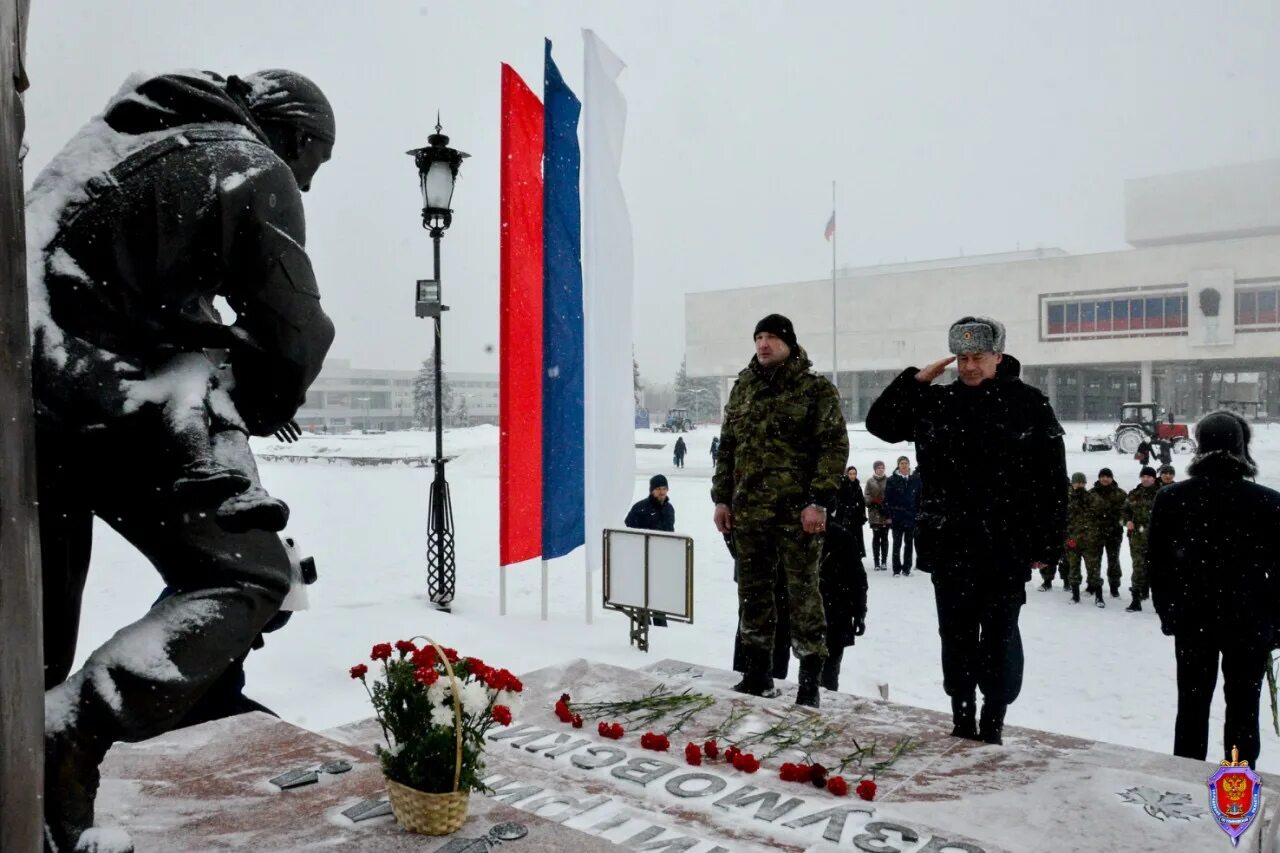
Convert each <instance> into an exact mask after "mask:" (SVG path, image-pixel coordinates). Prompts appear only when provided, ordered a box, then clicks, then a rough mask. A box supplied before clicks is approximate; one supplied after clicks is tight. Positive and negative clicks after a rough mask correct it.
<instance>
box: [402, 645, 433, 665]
mask: <svg viewBox="0 0 1280 853" xmlns="http://www.w3.org/2000/svg"><path fill="white" fill-rule="evenodd" d="M409 660H411V661H413V665H414V666H435V665H436V661H437V660H438V657H437V656H436V650H435V649H434V648H432V647H431V646H424V647H422V648H420V649H417V650H416V651H414V652H412V653H411V654H410V657H409Z"/></svg>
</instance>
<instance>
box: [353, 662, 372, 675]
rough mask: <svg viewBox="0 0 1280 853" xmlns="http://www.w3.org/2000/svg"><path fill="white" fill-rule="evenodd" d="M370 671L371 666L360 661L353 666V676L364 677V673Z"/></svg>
mask: <svg viewBox="0 0 1280 853" xmlns="http://www.w3.org/2000/svg"><path fill="white" fill-rule="evenodd" d="M368 671H369V667H367V666H365V665H364V664H362V663H358V664H356V665H355V666H353V667H351V677H352V678H364V674H365V673H366V672H368Z"/></svg>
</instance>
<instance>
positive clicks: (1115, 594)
mask: <svg viewBox="0 0 1280 853" xmlns="http://www.w3.org/2000/svg"><path fill="white" fill-rule="evenodd" d="M1111 597H1112V598H1119V597H1120V584H1118V583H1113V584H1112V585H1111Z"/></svg>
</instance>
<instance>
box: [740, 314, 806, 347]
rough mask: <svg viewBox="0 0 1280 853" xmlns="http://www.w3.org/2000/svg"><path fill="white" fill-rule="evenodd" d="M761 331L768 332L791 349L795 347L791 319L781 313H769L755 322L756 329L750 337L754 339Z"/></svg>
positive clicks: (794, 333)
mask: <svg viewBox="0 0 1280 853" xmlns="http://www.w3.org/2000/svg"><path fill="white" fill-rule="evenodd" d="M761 332H768V333H769V334H771V335H774V336H775V337H777V338H779V339H780V340H781V341H782V342H783V343H784V344H786V345H787V346H788V347H790V348H791V349H795V348H796V346H798V345H797V344H796V329H795V326H793V325H791V321H790V320H788V319H787V318H786V317H783V316H782V315H781V314H770V315H769V316H768V317H765V318H764V319H763V320H761V321H760V322H759V323H756V330H755V331H754V332H752V333H751V339H752V340H755V337H756V335H758V334H760V333H761Z"/></svg>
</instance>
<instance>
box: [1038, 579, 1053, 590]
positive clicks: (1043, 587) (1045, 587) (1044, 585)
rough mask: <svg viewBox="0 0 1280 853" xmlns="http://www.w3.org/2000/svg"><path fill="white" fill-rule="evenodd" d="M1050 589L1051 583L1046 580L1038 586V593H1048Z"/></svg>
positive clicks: (1051, 587)
mask: <svg viewBox="0 0 1280 853" xmlns="http://www.w3.org/2000/svg"><path fill="white" fill-rule="evenodd" d="M1051 589H1053V581H1048V580H1047V581H1045V582H1044V583H1042V584H1040V591H1041V592H1048V591H1049V590H1051Z"/></svg>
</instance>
